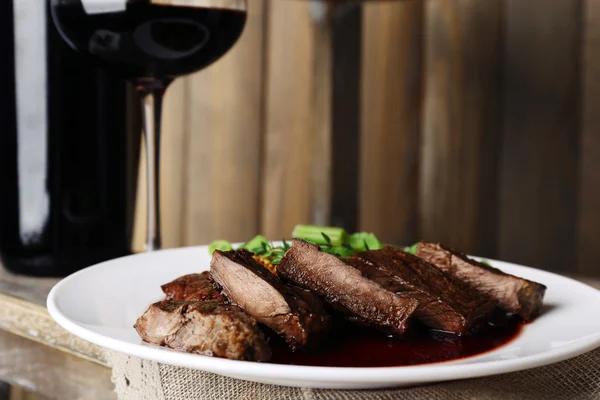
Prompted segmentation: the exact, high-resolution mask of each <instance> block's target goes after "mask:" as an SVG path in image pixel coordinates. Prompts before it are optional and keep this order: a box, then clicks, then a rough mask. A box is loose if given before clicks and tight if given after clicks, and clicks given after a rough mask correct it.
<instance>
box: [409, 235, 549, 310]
mask: <svg viewBox="0 0 600 400" xmlns="http://www.w3.org/2000/svg"><path fill="white" fill-rule="evenodd" d="M417 256H419V257H421V258H423V259H425V260H427V261H429V262H430V263H432V264H435V265H436V266H437V267H438V268H440V269H441V270H442V271H444V272H445V273H446V274H449V275H452V276H454V277H456V278H458V279H461V280H463V281H464V282H466V283H467V284H469V285H470V286H471V287H472V288H473V289H475V290H478V291H479V292H481V293H483V294H485V295H487V296H489V297H491V298H492V299H494V300H495V301H497V303H498V305H499V306H500V307H501V308H502V309H504V310H506V311H508V312H511V313H513V314H517V315H519V316H521V318H523V319H524V320H525V321H531V320H532V319H534V318H535V317H537V316H538V315H539V314H540V310H541V308H542V301H543V299H544V294H545V293H546V286H544V285H542V284H541V283H537V282H533V281H529V280H527V279H523V278H519V277H517V276H514V275H509V274H505V273H504V272H502V271H500V270H499V269H497V268H493V267H490V266H488V265H485V264H483V263H480V262H477V261H475V260H471V259H469V258H468V257H467V256H466V255H465V254H463V253H461V252H458V251H456V250H453V249H450V248H446V247H444V246H441V245H439V244H436V243H428V242H421V243H419V245H418V246H417Z"/></svg>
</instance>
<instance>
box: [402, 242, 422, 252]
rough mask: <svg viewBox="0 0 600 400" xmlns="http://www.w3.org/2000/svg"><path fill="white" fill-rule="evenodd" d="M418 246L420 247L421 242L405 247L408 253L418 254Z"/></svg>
mask: <svg viewBox="0 0 600 400" xmlns="http://www.w3.org/2000/svg"><path fill="white" fill-rule="evenodd" d="M417 247H419V242H417V243H415V244H413V245H412V246H410V247H405V248H404V251H405V252H407V253H410V254H415V255H416V254H417Z"/></svg>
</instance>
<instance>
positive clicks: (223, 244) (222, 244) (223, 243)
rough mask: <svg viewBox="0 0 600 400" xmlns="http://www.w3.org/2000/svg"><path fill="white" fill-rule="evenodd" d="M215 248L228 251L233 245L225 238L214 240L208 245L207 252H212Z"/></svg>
mask: <svg viewBox="0 0 600 400" xmlns="http://www.w3.org/2000/svg"><path fill="white" fill-rule="evenodd" d="M215 250H221V251H229V250H233V247H232V246H231V243H229V242H228V241H227V240H215V241H214V242H212V243H211V244H210V246H208V253H209V254H212V253H214V252H215Z"/></svg>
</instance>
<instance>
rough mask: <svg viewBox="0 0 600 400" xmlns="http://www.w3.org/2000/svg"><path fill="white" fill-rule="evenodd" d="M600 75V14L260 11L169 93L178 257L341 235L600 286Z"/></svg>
mask: <svg viewBox="0 0 600 400" xmlns="http://www.w3.org/2000/svg"><path fill="white" fill-rule="evenodd" d="M599 73H600V1H596V0H588V1H583V0H552V1H547V0H428V1H423V2H383V3H370V4H364V5H360V4H355V3H339V2H338V3H337V4H335V5H333V4H331V3H318V4H315V3H309V2H303V1H293V0H289V1H265V0H250V14H249V22H248V25H247V28H246V31H245V33H244V35H243V37H242V39H241V41H240V42H239V43H238V44H237V45H236V47H235V48H234V49H233V50H232V51H231V52H230V53H229V54H227V55H226V56H225V57H224V58H223V60H221V61H219V63H217V64H215V65H214V66H212V67H211V68H209V69H207V70H205V71H202V72H200V73H197V74H195V75H191V76H189V77H186V78H183V79H179V80H178V81H176V82H175V84H174V85H173V86H172V87H171V88H170V89H169V91H168V92H167V96H166V104H165V107H166V109H165V114H164V135H163V138H164V140H163V143H162V146H163V151H164V158H163V165H162V169H161V177H162V182H163V186H162V194H163V201H164V202H163V204H162V213H163V214H162V215H163V224H164V228H163V229H164V243H165V246H166V247H174V246H187V245H196V244H204V243H207V242H209V241H211V240H214V239H220V238H224V239H228V240H232V241H243V240H247V239H249V238H250V237H252V236H254V235H255V234H257V233H262V234H264V235H266V236H267V237H268V238H270V239H280V238H282V237H289V236H290V234H291V230H292V228H293V226H294V225H295V224H298V223H316V224H333V225H338V226H343V227H345V228H346V229H348V230H367V231H372V232H374V233H376V234H377V235H378V236H379V237H380V238H381V239H382V240H385V241H386V242H389V243H397V244H410V243H412V242H414V241H416V240H419V239H427V240H432V241H441V242H443V243H446V244H448V245H451V246H455V247H457V248H459V249H461V250H464V251H466V252H470V253H472V254H478V255H482V256H486V257H495V258H500V259H504V260H508V261H513V262H519V263H523V264H527V265H531V266H534V267H539V268H543V269H547V270H555V271H563V272H568V273H577V274H587V275H593V274H596V275H598V274H600V267H598V264H599V263H600V213H599V212H598V206H600V132H599V131H598V128H599V127H600V83H598V81H597V80H596V79H597V77H598V76H599V75H598V74H599ZM140 178H141V179H140V182H143V178H144V176H143V171H142V170H140ZM142 186H143V183H140V187H139V190H143V189H144V188H143V187H142ZM139 193H143V192H139ZM144 200H145V198H144V196H138V203H139V204H138V207H137V214H138V216H139V218H137V221H138V222H137V223H136V230H135V232H136V235H135V237H136V239H135V242H136V247H137V248H138V249H141V248H142V242H143V235H144V232H145V226H144V212H145V209H144V204H143V203H144Z"/></svg>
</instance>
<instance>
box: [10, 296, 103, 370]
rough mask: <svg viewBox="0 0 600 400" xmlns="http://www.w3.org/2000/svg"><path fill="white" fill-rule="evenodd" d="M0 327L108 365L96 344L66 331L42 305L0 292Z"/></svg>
mask: <svg viewBox="0 0 600 400" xmlns="http://www.w3.org/2000/svg"><path fill="white" fill-rule="evenodd" d="M0 305H1V307H0V329H2V330H4V331H7V332H10V333H12V334H15V335H17V336H21V337H24V338H26V339H30V340H33V341H35V342H38V343H41V344H44V345H47V346H50V347H52V348H54V349H57V350H61V351H64V352H66V353H69V354H71V355H74V356H77V357H80V358H83V359H86V360H88V361H92V362H94V363H96V364H100V365H102V366H104V367H109V365H108V363H107V361H106V358H105V356H104V349H103V348H102V347H100V346H97V345H95V344H92V343H90V342H87V341H85V340H83V339H80V338H78V337H76V336H74V335H72V334H71V333H69V332H67V331H66V330H65V329H63V328H62V327H61V326H60V325H58V324H57V323H56V322H55V321H54V319H52V317H51V316H50V314H49V313H48V310H47V309H46V308H45V307H42V306H40V305H37V304H33V303H30V302H28V301H25V300H22V299H19V298H17V297H13V296H10V295H7V294H4V293H0Z"/></svg>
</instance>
